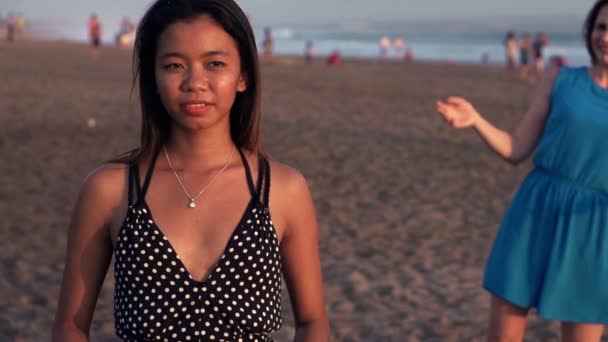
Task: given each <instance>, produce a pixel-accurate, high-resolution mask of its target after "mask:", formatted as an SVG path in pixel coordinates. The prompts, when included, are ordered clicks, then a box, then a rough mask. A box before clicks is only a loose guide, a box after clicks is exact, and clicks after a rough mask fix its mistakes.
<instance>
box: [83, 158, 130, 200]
mask: <svg viewBox="0 0 608 342" xmlns="http://www.w3.org/2000/svg"><path fill="white" fill-rule="evenodd" d="M128 170H129V166H128V165H127V164H120V163H106V164H102V165H100V166H98V167H97V168H95V169H93V170H92V171H91V172H90V173H89V174H88V175H87V176H86V178H85V179H84V181H83V183H82V186H81V196H86V197H89V196H93V197H94V198H95V199H96V202H97V203H98V204H104V203H115V204H118V203H119V202H120V201H121V200H122V198H123V197H124V193H125V189H126V186H127V178H128Z"/></svg>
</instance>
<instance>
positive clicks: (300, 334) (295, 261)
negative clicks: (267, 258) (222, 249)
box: [273, 163, 330, 342]
mask: <svg viewBox="0 0 608 342" xmlns="http://www.w3.org/2000/svg"><path fill="white" fill-rule="evenodd" d="M279 169H280V170H279ZM275 170H276V171H279V172H275ZM273 174H275V175H276V177H273V181H274V180H275V179H276V178H282V180H281V181H280V182H275V183H274V184H275V185H276V184H280V186H281V187H282V189H281V193H280V197H281V198H279V200H280V201H281V202H282V203H286V204H283V205H282V209H283V211H284V217H285V220H284V221H285V233H284V236H283V239H282V241H281V258H282V261H283V275H284V277H285V283H286V284H287V288H288V291H289V296H290V298H291V303H292V307H293V312H294V316H295V320H296V336H295V341H309V342H325V341H329V335H330V332H329V321H328V319H327V313H326V308H325V299H324V294H323V276H322V274H321V261H320V257H319V245H318V243H319V228H318V225H317V218H316V213H315V208H314V205H313V202H312V197H311V195H310V191H309V189H308V185H307V184H306V180H305V179H304V177H303V176H302V175H301V174H300V173H299V172H297V171H296V170H293V169H291V168H288V167H286V166H279V165H277V164H276V163H273ZM277 174H279V175H277ZM281 174H282V175H281Z"/></svg>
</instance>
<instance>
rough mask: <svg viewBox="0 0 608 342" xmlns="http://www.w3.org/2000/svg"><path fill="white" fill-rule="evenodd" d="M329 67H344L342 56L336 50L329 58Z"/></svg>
mask: <svg viewBox="0 0 608 342" xmlns="http://www.w3.org/2000/svg"><path fill="white" fill-rule="evenodd" d="M327 65H329V66H332V67H336V66H341V65H342V56H341V55H340V51H338V50H335V51H334V52H332V53H331V54H330V55H329V56H328V57H327Z"/></svg>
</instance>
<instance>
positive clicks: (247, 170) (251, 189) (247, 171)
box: [237, 148, 258, 197]
mask: <svg viewBox="0 0 608 342" xmlns="http://www.w3.org/2000/svg"><path fill="white" fill-rule="evenodd" d="M237 150H238V151H239V154H240V155H241V160H242V161H243V167H245V175H246V176H247V186H248V187H249V192H250V193H251V196H253V197H257V196H258V195H257V194H258V192H256V191H255V186H254V185H253V177H252V176H251V169H250V168H249V163H248V162H247V158H245V154H244V153H243V151H241V149H240V148H237Z"/></svg>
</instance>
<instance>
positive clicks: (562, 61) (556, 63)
mask: <svg viewBox="0 0 608 342" xmlns="http://www.w3.org/2000/svg"><path fill="white" fill-rule="evenodd" d="M566 65H568V60H567V59H566V57H564V56H563V55H553V56H551V57H550V58H549V67H550V68H551V69H552V72H557V71H559V69H561V68H562V67H564V66H566Z"/></svg>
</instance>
